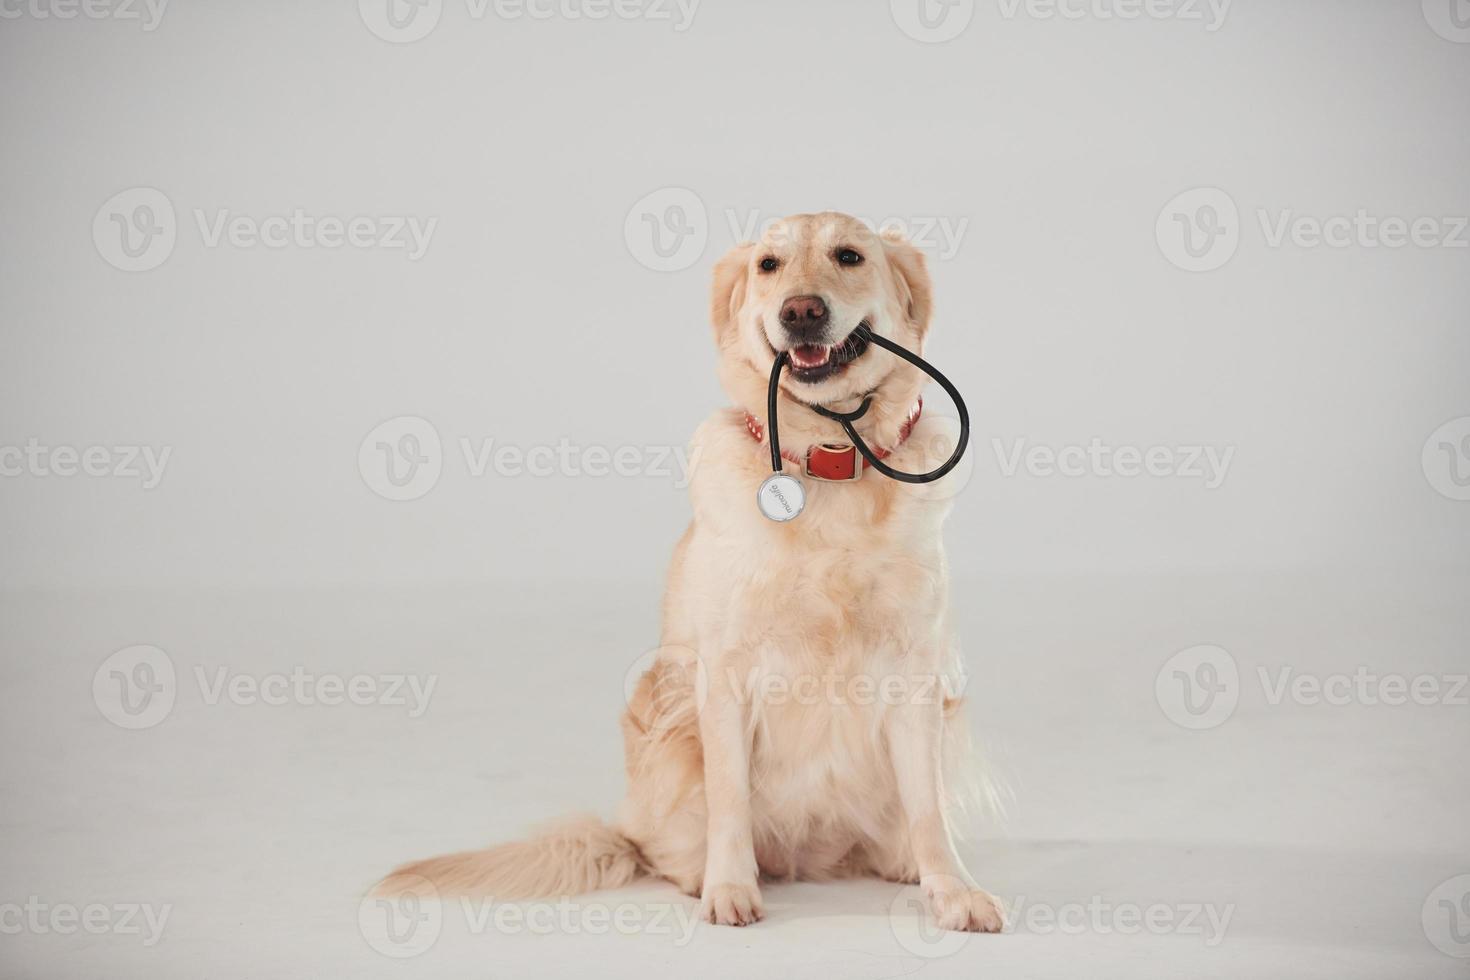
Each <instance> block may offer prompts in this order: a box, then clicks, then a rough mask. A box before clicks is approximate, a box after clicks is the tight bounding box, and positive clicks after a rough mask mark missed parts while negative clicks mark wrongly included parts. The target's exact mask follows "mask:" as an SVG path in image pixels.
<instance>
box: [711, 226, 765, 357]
mask: <svg viewBox="0 0 1470 980" xmlns="http://www.w3.org/2000/svg"><path fill="white" fill-rule="evenodd" d="M753 248H755V244H754V243H752V242H742V243H741V244H739V245H736V246H735V247H734V248H732V249H730V251H728V252H726V253H725V256H724V258H722V259H720V261H718V262H716V263H715V275H714V284H713V286H712V287H711V288H710V300H709V319H710V323H711V324H712V325H713V326H714V328H715V343H716V344H717V345H719V346H720V347H725V346H727V345H728V344H730V343H732V342H733V341H734V338H735V315H736V313H738V312H739V310H740V307H741V306H742V305H743V304H744V303H745V285H746V281H747V280H748V279H749V277H750V252H751V249H753Z"/></svg>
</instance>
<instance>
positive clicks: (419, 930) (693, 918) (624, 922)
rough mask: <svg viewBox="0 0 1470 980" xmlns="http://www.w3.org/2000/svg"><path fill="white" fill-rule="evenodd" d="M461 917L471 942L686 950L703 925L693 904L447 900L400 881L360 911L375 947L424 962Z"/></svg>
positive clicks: (423, 884)
mask: <svg viewBox="0 0 1470 980" xmlns="http://www.w3.org/2000/svg"><path fill="white" fill-rule="evenodd" d="M453 914H457V915H458V917H459V919H460V921H461V922H462V924H463V927H464V930H465V931H466V932H467V933H469V934H470V935H475V936H479V935H484V934H486V933H491V932H493V933H499V934H501V935H507V936H516V935H532V936H550V935H562V936H575V935H588V936H606V935H609V934H614V935H620V936H661V937H666V938H667V939H668V940H669V941H670V942H671V943H672V945H674V946H676V947H683V946H687V945H688V944H689V943H690V941H691V940H692V939H693V938H694V932H695V929H696V928H697V927H698V925H699V916H698V909H697V906H696V904H695V903H694V902H692V901H685V902H635V901H623V902H606V901H600V900H598V899H596V898H593V897H586V898H573V897H569V896H564V897H562V898H559V899H557V900H556V901H555V902H499V903H497V902H496V900H495V899H494V898H493V897H490V898H460V899H459V900H458V901H456V902H453V903H451V902H448V901H445V900H443V899H441V897H440V895H439V892H438V889H436V888H435V887H434V884H433V883H432V882H430V881H429V880H427V879H425V878H421V877H419V876H417V875H409V876H405V877H403V878H399V879H395V882H394V890H393V892H392V893H391V894H386V895H380V894H370V895H368V896H367V897H366V898H364V899H363V900H362V901H361V902H360V903H359V905H358V910H357V926H358V931H359V932H361V933H362V937H363V939H365V940H367V943H368V945H369V946H371V947H372V948H373V949H374V950H376V951H378V952H379V953H382V954H383V955H384V956H390V957H393V958H395V959H405V958H407V957H411V956H418V955H419V954H421V953H423V952H425V951H427V950H428V949H429V948H430V947H432V946H433V945H434V943H435V942H437V941H438V939H439V935H440V933H441V932H442V931H443V929H444V925H445V921H446V919H449V918H450V917H451V915H453Z"/></svg>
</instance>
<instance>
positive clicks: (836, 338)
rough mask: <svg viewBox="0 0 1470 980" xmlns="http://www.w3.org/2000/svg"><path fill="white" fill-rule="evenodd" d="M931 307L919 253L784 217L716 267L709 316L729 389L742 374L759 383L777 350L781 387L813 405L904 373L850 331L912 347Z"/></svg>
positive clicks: (816, 221)
mask: <svg viewBox="0 0 1470 980" xmlns="http://www.w3.org/2000/svg"><path fill="white" fill-rule="evenodd" d="M929 311H930V286H929V274H928V272H927V271H926V270H925V268H924V257H923V255H922V254H921V253H920V252H919V250H918V249H916V248H914V247H913V246H912V245H910V244H908V243H907V242H905V241H903V240H902V239H901V238H899V237H898V236H896V235H891V234H888V233H884V234H881V235H880V234H877V233H875V232H874V231H873V230H872V229H871V228H869V227H868V226H867V225H865V224H863V222H861V221H859V220H858V219H856V218H853V217H850V216H848V215H845V214H837V213H835V212H826V213H823V214H798V215H793V216H792V217H789V218H784V219H782V220H780V221H777V222H775V223H773V224H772V225H771V226H770V227H769V228H768V229H767V230H766V232H765V234H764V235H763V236H762V238H761V240H760V241H759V242H756V243H754V244H752V243H745V244H742V245H737V246H736V247H735V248H733V249H731V250H730V252H729V253H728V254H726V255H725V257H724V258H722V259H721V260H720V261H719V263H718V264H717V265H716V266H715V276H714V294H713V297H712V300H711V319H712V321H713V323H714V328H715V340H716V343H718V345H719V347H720V354H721V360H722V365H721V373H722V376H724V377H725V378H726V382H727V385H729V384H731V382H732V381H733V380H734V379H733V378H731V376H730V375H731V372H736V373H739V372H740V371H741V370H742V368H743V370H744V371H747V372H749V371H754V372H756V373H758V374H759V375H760V378H761V380H762V383H764V379H765V378H766V377H767V376H769V374H770V370H771V365H772V364H773V362H774V360H775V358H776V354H777V352H778V351H786V352H788V353H789V355H790V362H789V366H788V367H787V369H786V371H785V372H783V376H782V387H783V388H784V389H785V390H786V391H787V393H788V394H790V395H791V396H792V397H794V398H796V399H797V400H799V401H803V402H807V403H811V404H820V405H831V404H835V403H838V402H842V401H844V400H846V399H851V398H855V397H860V396H863V395H866V394H869V393H871V392H874V391H876V390H878V389H879V387H880V386H882V385H884V382H885V381H887V380H888V379H889V378H891V377H894V376H896V375H897V374H898V373H900V372H902V373H904V376H907V374H909V373H912V372H911V370H910V369H908V368H907V365H906V364H905V363H904V362H903V361H901V360H900V359H898V358H896V357H893V356H892V355H890V354H888V353H887V352H885V351H877V352H876V356H875V352H874V345H872V344H871V343H869V342H868V341H866V340H865V339H863V338H862V337H861V336H858V335H857V333H856V331H857V329H858V327H859V326H866V327H867V328H868V329H869V330H871V331H873V332H874V333H877V334H880V335H882V336H884V337H888V338H891V339H892V340H894V341H896V342H898V343H899V344H901V345H903V346H904V347H907V348H909V349H911V350H920V349H922V346H923V340H924V335H925V334H926V333H927V332H928V329H929ZM903 387H909V386H908V385H904V386H903ZM897 394H898V393H897V392H895V395H897ZM906 397H907V398H908V399H909V401H910V402H911V401H912V394H909V395H907V396H906ZM906 408H907V405H905V409H906Z"/></svg>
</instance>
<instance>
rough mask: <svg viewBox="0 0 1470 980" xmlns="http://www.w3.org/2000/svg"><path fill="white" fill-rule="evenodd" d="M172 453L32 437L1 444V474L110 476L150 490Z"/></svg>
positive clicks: (164, 448) (170, 449) (159, 479)
mask: <svg viewBox="0 0 1470 980" xmlns="http://www.w3.org/2000/svg"><path fill="white" fill-rule="evenodd" d="M172 455H173V447H172V446H161V447H159V448H157V449H155V448H154V447H153V446H82V447H77V446H65V445H63V446H47V445H43V444H42V443H41V441H40V440H39V439H36V438H35V437H34V436H33V437H31V438H30V439H27V440H26V442H25V445H23V446H15V445H12V446H3V445H0V477H20V476H32V477H37V478H43V479H44V478H66V477H74V476H87V477H94V478H101V477H111V478H114V479H119V480H138V481H140V484H141V486H142V487H143V489H144V490H152V489H153V488H154V487H156V486H158V484H159V483H161V482H163V474H164V470H166V469H167V468H168V461H169V457H170V456H172Z"/></svg>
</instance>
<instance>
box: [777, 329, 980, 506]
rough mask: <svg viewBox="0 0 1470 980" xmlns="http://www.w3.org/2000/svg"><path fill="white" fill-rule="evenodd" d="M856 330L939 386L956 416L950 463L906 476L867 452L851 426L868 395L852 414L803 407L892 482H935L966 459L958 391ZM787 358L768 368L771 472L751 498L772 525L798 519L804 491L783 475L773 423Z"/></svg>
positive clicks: (929, 368) (900, 351)
mask: <svg viewBox="0 0 1470 980" xmlns="http://www.w3.org/2000/svg"><path fill="white" fill-rule="evenodd" d="M858 330H859V331H861V333H862V336H863V337H864V338H865V339H866V340H867V341H868V342H870V343H874V344H877V345H878V346H879V347H882V348H883V349H884V350H886V351H888V352H890V353H892V354H897V355H898V356H899V357H901V358H903V359H904V360H906V361H908V362H909V363H910V364H912V365H913V366H914V367H916V368H918V369H919V370H920V371H923V372H924V373H925V374H927V375H928V376H929V377H931V378H933V379H934V380H935V381H937V382H939V386H940V387H941V388H943V389H944V390H945V393H946V394H948V395H949V397H950V399H951V400H952V401H953V402H954V407H955V410H956V411H958V412H959V413H960V438H959V442H957V443H956V444H955V447H954V452H952V453H950V454H949V459H946V460H945V461H944V462H943V463H940V464H939V465H938V466H936V467H935V468H934V469H932V470H930V471H929V472H927V473H904V472H903V471H901V470H896V469H894V468H893V467H891V466H889V465H888V464H887V463H885V462H883V460H881V459H879V458H878V455H877V454H876V453H874V452H873V450H871V449H869V448H868V444H867V443H866V442H864V441H863V439H862V436H860V435H858V433H857V429H856V428H855V427H854V426H853V423H854V422H856V421H857V420H858V419H860V418H862V417H863V416H864V415H866V414H867V413H868V408H869V407H870V406H871V405H872V403H873V396H872V395H869V396H867V397H866V398H864V399H863V403H862V404H861V405H859V406H858V407H857V408H855V409H853V410H852V411H851V412H834V411H832V410H831V409H829V408H825V407H823V406H821V405H807V408H810V409H811V410H812V411H814V412H816V413H817V414H818V415H821V416H824V417H825V418H829V419H831V420H832V421H834V422H836V423H837V424H839V425H841V426H842V431H844V432H846V433H847V437H848V438H849V439H851V440H852V444H853V446H854V447H856V448H857V451H858V452H859V453H861V454H862V456H863V459H865V460H867V461H868V465H869V466H871V467H873V469H875V470H877V471H878V472H879V473H882V474H883V475H884V476H886V477H888V478H889V479H890V480H898V481H900V482H902V483H933V482H934V481H935V480H938V479H940V478H942V477H943V476H944V475H945V474H947V473H948V472H949V471H950V470H952V469H954V468H955V467H956V466H957V465H959V462H960V459H961V458H962V457H963V456H964V455H965V447H966V446H968V445H969V443H970V412H969V410H968V409H966V408H965V400H964V399H963V398H961V397H960V392H959V389H958V388H956V387H955V386H954V385H953V384H952V383H951V382H950V380H949V379H948V378H946V377H945V376H944V375H943V374H941V373H940V372H939V370H938V369H937V368H935V367H934V365H932V364H930V363H929V362H928V361H926V360H924V359H923V358H922V357H920V356H919V355H918V354H915V353H914V352H913V351H910V350H907V349H905V348H903V347H900V346H899V345H898V344H895V343H894V342H893V341H891V340H889V339H888V338H887V337H880V336H879V335H878V334H876V333H873V331H871V330H869V329H868V328H867V327H866V326H859V327H858ZM790 359H791V355H790V354H789V353H788V352H787V351H784V350H783V351H778V352H777V353H776V360H775V363H773V364H772V365H771V380H770V383H769V385H768V386H767V388H766V416H767V422H766V431H767V433H768V434H769V437H770V441H771V470H772V471H773V472H772V473H771V475H770V476H768V477H766V479H765V481H764V482H763V483H761V485H760V489H759V490H758V491H756V495H755V500H756V504H757V506H758V507H759V508H760V512H761V513H762V514H764V515H765V516H766V517H769V518H770V519H771V520H773V521H780V522H783V523H784V522H785V521H789V520H792V519H793V518H795V517H797V516H798V515H799V514H800V513H801V510H802V508H803V507H804V506H806V489H805V488H804V487H803V486H802V484H801V481H800V480H798V479H797V478H796V477H794V476H790V475H788V474H786V473H784V472H783V471H782V469H783V468H782V465H781V435H780V432H779V426H778V425H777V421H776V402H777V401H778V395H779V392H780V388H781V372H782V371H783V370H785V368H786V365H787V363H788V362H789V361H790Z"/></svg>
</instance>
